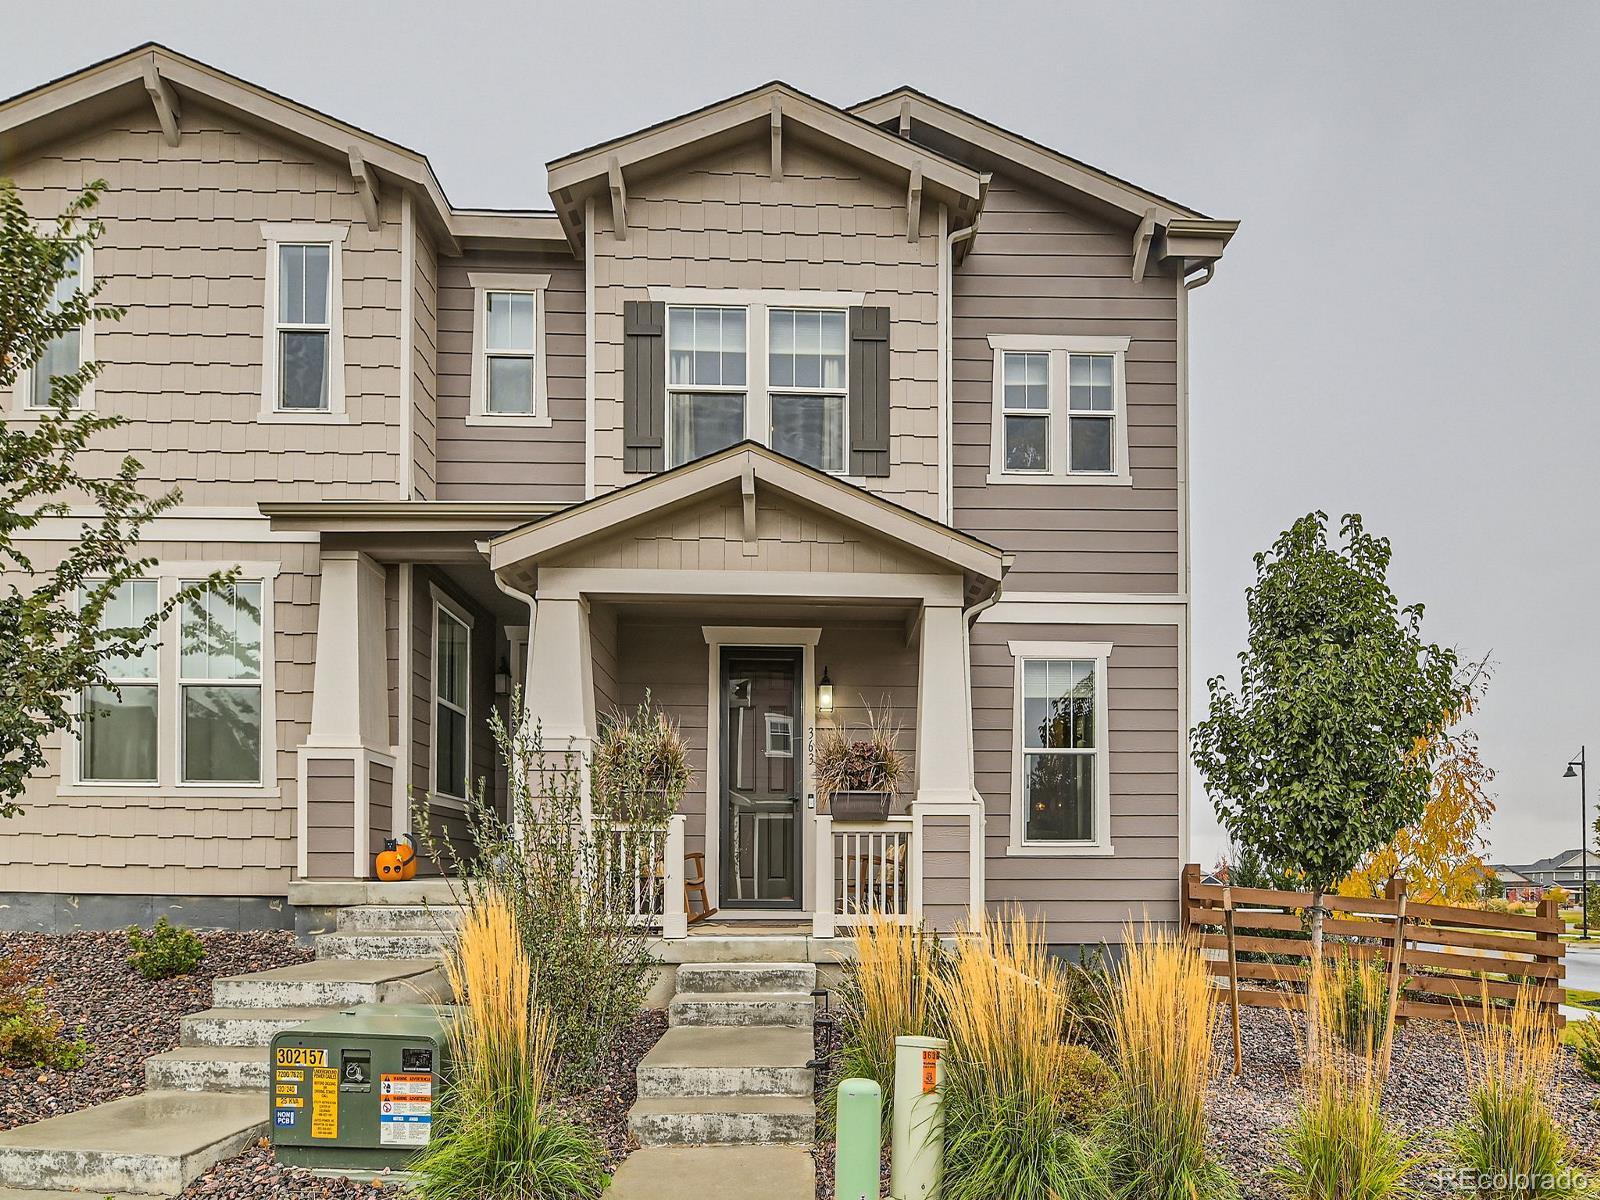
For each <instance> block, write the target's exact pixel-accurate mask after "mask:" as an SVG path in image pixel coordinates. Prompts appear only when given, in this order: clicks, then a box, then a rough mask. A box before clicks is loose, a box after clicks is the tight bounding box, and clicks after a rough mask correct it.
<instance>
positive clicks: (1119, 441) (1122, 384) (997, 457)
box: [985, 333, 1133, 487]
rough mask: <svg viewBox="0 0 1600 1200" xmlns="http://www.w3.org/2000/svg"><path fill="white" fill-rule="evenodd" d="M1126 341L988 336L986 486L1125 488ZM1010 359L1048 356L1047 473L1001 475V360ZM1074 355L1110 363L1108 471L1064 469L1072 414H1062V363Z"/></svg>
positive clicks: (1128, 481) (1128, 475) (1128, 478)
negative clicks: (1099, 356)
mask: <svg viewBox="0 0 1600 1200" xmlns="http://www.w3.org/2000/svg"><path fill="white" fill-rule="evenodd" d="M1132 344H1133V339H1132V338H1131V337H1111V336H1098V335H1066V334H1061V335H1055V334H1032V333H992V334H990V335H989V347H990V349H991V351H992V352H993V354H994V365H993V368H992V384H991V397H990V402H989V410H990V412H989V417H990V419H989V474H988V477H987V479H986V481H985V482H987V483H990V484H1026V485H1036V484H1044V485H1047V486H1060V485H1062V484H1074V485H1075V484H1085V485H1089V486H1102V487H1103V486H1107V485H1111V486H1117V487H1124V486H1131V485H1132V483H1133V468H1132V466H1131V464H1130V463H1129V462H1128V363H1127V359H1128V347H1129V346H1131V345H1132ZM1007 352H1011V353H1034V354H1048V355H1049V356H1050V384H1049V393H1050V407H1049V409H1048V410H1046V411H1047V414H1048V417H1049V420H1050V431H1049V433H1050V445H1049V453H1050V461H1051V462H1052V463H1054V464H1056V465H1055V466H1054V467H1052V469H1051V470H1049V471H1007V470H1006V469H1005V372H1004V356H1005V355H1006V353H1007ZM1074 354H1109V355H1110V356H1111V357H1112V359H1113V360H1114V366H1113V370H1114V378H1113V385H1112V391H1113V397H1114V399H1113V407H1112V411H1111V416H1110V418H1109V420H1110V421H1111V457H1112V462H1113V463H1114V464H1115V466H1116V470H1114V471H1072V470H1069V469H1068V468H1067V463H1068V462H1069V461H1070V459H1069V455H1070V453H1071V447H1070V446H1069V444H1068V430H1069V428H1070V422H1071V417H1072V414H1071V412H1070V411H1068V408H1067V403H1068V376H1067V368H1068V359H1069V358H1070V357H1071V356H1072V355H1074ZM1101 419H1105V418H1101Z"/></svg>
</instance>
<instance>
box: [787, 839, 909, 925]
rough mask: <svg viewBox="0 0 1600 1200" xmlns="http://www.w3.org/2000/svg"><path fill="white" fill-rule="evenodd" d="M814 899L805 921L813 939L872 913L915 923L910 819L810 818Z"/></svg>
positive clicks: (854, 923)
mask: <svg viewBox="0 0 1600 1200" xmlns="http://www.w3.org/2000/svg"><path fill="white" fill-rule="evenodd" d="M816 835H817V846H816V855H815V862H816V870H817V880H816V896H817V903H816V908H815V911H814V912H813V914H812V918H811V932H812V934H813V936H815V937H832V936H833V934H834V931H835V929H837V928H838V927H840V926H852V925H856V924H859V923H860V922H861V921H863V920H865V919H866V916H867V914H868V913H870V912H872V911H874V910H876V911H878V912H880V913H882V914H884V915H885V916H887V917H889V918H891V919H894V920H900V921H906V922H913V921H915V920H917V919H918V916H919V912H918V910H919V909H920V908H921V898H920V895H919V894H918V893H919V891H920V889H919V888H918V887H917V883H918V880H917V868H918V863H917V845H916V823H915V822H914V821H913V820H912V818H910V817H888V818H886V819H885V820H882V821H835V820H834V819H833V818H832V817H829V816H820V817H818V818H817V819H816Z"/></svg>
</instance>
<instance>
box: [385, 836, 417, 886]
mask: <svg viewBox="0 0 1600 1200" xmlns="http://www.w3.org/2000/svg"><path fill="white" fill-rule="evenodd" d="M402 843H403V845H402ZM375 865H376V868H377V872H378V878H379V879H381V880H383V881H384V882H386V883H399V882H401V881H403V880H407V879H415V878H416V877H417V844H416V843H415V842H414V841H412V840H411V835H410V834H409V833H402V834H401V835H400V836H399V837H398V838H387V839H385V841H384V843H383V849H382V850H380V851H379V852H378V858H377V861H376V864H375Z"/></svg>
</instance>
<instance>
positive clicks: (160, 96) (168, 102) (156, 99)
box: [144, 59, 183, 146]
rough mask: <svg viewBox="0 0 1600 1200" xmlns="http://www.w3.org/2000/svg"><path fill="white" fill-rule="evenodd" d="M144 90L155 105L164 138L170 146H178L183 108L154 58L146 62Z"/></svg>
mask: <svg viewBox="0 0 1600 1200" xmlns="http://www.w3.org/2000/svg"><path fill="white" fill-rule="evenodd" d="M144 90H145V91H146V92H147V93H148V94H149V96H150V103H151V104H153V105H155V109H156V120H157V121H159V122H160V123H161V137H162V140H163V141H165V142H166V143H167V145H169V146H176V145H177V144H178V139H179V138H180V137H181V136H182V131H181V130H180V129H179V128H178V118H179V117H180V116H182V115H183V110H182V108H181V107H180V106H179V104H178V97H177V95H176V94H175V93H174V92H173V90H172V88H171V86H170V85H169V84H168V83H167V81H166V80H165V79H163V78H161V72H160V71H159V70H158V69H157V68H156V64H155V60H154V59H151V60H150V61H149V62H147V63H145V64H144Z"/></svg>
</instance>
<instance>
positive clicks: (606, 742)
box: [591, 692, 689, 827]
mask: <svg viewBox="0 0 1600 1200" xmlns="http://www.w3.org/2000/svg"><path fill="white" fill-rule="evenodd" d="M591 779H592V785H593V794H594V798H595V800H596V802H597V806H598V807H599V808H601V809H602V810H603V811H605V812H607V813H609V814H610V815H611V817H612V818H613V819H614V820H616V821H623V822H629V823H633V824H637V825H641V826H648V827H655V826H665V824H666V822H667V818H668V817H670V816H672V814H673V813H675V812H677V811H678V805H679V804H680V803H681V802H682V800H683V794H684V792H685V790H687V788H688V786H689V746H688V743H687V742H685V741H684V738H683V734H682V732H681V731H680V730H679V729H678V726H677V725H676V724H675V723H674V722H673V721H672V720H671V719H670V718H669V717H668V716H667V714H666V713H664V712H662V711H661V710H660V709H658V708H656V707H655V706H654V704H653V703H652V702H651V699H650V693H649V692H646V693H645V697H644V703H643V704H641V705H639V707H638V708H635V709H630V710H622V709H618V710H615V711H613V712H612V713H611V715H610V717H609V718H607V720H606V723H605V725H604V727H603V728H602V729H601V731H600V737H599V740H598V741H597V742H596V744H595V750H594V762H593V765H592V767H591Z"/></svg>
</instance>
